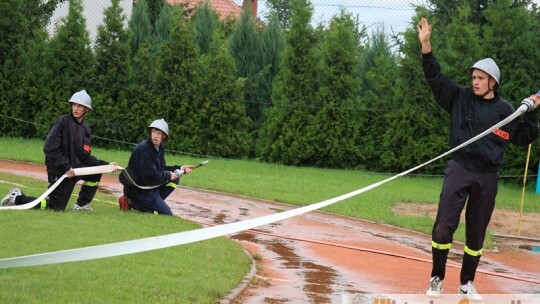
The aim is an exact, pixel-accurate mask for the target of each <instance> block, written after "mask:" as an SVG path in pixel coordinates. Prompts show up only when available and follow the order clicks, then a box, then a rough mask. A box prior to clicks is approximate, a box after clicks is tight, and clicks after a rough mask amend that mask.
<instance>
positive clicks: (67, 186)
mask: <svg viewBox="0 0 540 304" xmlns="http://www.w3.org/2000/svg"><path fill="white" fill-rule="evenodd" d="M69 103H70V104H71V113H70V114H65V115H62V116H60V117H59V118H58V119H57V120H56V122H55V123H54V125H53V126H52V128H51V130H50V131H49V134H48V135H47V138H46V139H45V146H44V148H43V151H44V152H45V165H46V167H47V178H48V181H49V187H50V186H51V185H53V184H54V183H55V182H56V181H57V180H58V179H59V178H60V177H62V175H64V173H65V174H66V175H67V176H68V178H66V179H64V180H63V181H62V182H61V183H60V184H59V185H58V187H57V188H56V189H55V190H54V191H53V192H51V194H50V195H49V197H48V198H46V199H44V200H43V201H42V202H41V203H40V204H38V205H37V206H36V208H41V209H52V210H55V211H64V210H65V209H66V206H67V204H68V202H69V198H70V197H71V194H72V193H73V189H74V188H75V184H76V183H77V182H78V181H79V180H83V181H84V182H83V184H82V186H81V190H80V192H79V197H78V198H77V203H76V204H75V205H74V206H73V210H75V211H92V210H93V209H92V207H90V205H89V204H90V202H91V201H92V199H93V198H94V196H95V194H96V191H97V188H98V185H99V182H100V181H101V174H94V175H87V176H75V172H74V171H73V169H75V168H82V167H92V166H100V165H107V164H111V165H115V166H116V165H117V164H116V163H115V162H111V163H109V162H106V161H103V160H100V159H97V158H96V157H94V156H93V155H91V147H92V141H91V134H92V131H91V129H90V127H89V126H88V125H87V124H86V123H85V122H84V118H85V117H86V114H87V113H88V112H90V110H92V99H91V98H90V95H88V93H86V91H85V90H82V91H79V92H76V93H75V94H73V95H72V96H71V98H70V99H69ZM35 199H36V198H35V197H30V196H26V195H25V194H24V193H22V192H21V190H20V189H18V188H14V189H12V190H11V191H10V192H9V193H8V195H6V197H4V199H3V200H2V202H1V205H22V204H26V203H29V202H31V201H33V200H35Z"/></svg>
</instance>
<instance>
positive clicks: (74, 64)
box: [36, 0, 95, 136]
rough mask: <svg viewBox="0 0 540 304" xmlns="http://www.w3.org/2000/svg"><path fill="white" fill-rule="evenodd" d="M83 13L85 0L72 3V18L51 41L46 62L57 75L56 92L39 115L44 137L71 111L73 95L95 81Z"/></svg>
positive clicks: (53, 85) (53, 80)
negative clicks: (63, 115) (58, 119)
mask: <svg viewBox="0 0 540 304" xmlns="http://www.w3.org/2000/svg"><path fill="white" fill-rule="evenodd" d="M82 11H83V9H82V4H81V0H70V2H69V12H68V15H67V17H66V18H64V19H63V20H62V22H61V24H60V26H59V27H58V29H57V32H56V35H55V36H54V37H53V38H52V39H51V41H50V54H49V56H48V58H47V59H46V62H47V66H48V67H49V68H50V70H51V71H52V72H53V73H52V74H51V76H50V79H49V87H50V88H51V91H52V93H51V96H44V99H43V100H42V109H43V111H40V112H39V113H37V114H36V121H37V122H38V123H41V124H43V125H45V126H47V127H46V128H44V129H40V130H38V131H40V132H41V133H40V134H41V135H42V136H43V135H45V134H46V133H47V132H48V129H49V128H48V127H49V126H51V125H52V123H53V122H54V120H56V119H57V118H58V116H60V115H62V114H65V113H66V112H69V103H68V101H69V98H70V97H71V95H73V93H75V92H77V91H80V90H82V89H88V87H90V86H91V83H92V81H93V79H94V70H93V67H94V63H95V58H94V54H93V52H92V49H91V48H90V38H89V34H88V31H87V29H86V20H85V19H84V17H83V16H82ZM59 71H61V72H59ZM88 93H89V94H90V96H93V95H94V93H95V92H92V91H91V90H88Z"/></svg>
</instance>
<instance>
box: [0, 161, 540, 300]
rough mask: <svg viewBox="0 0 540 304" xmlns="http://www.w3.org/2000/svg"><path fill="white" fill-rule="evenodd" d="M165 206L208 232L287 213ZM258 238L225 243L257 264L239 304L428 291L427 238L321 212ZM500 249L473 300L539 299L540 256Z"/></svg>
mask: <svg viewBox="0 0 540 304" xmlns="http://www.w3.org/2000/svg"><path fill="white" fill-rule="evenodd" d="M0 171H5V172H11V173H14V174H18V175H25V176H30V177H35V178H40V179H46V175H45V168H44V167H43V166H40V165H32V164H26V163H19V162H11V161H0ZM186 178H189V177H186ZM100 187H102V189H103V190H106V191H110V192H112V193H113V194H115V195H116V196H120V195H121V185H120V183H119V182H118V179H117V177H116V176H113V175H105V176H104V178H103V180H102V182H101V186H100ZM167 201H168V203H169V205H170V206H171V208H172V209H173V212H174V213H175V214H176V215H177V216H180V217H182V218H185V219H188V220H192V221H196V222H199V223H206V224H210V225H216V224H217V225H219V224H223V223H229V222H233V221H239V220H245V219H249V218H254V217H259V216H263V215H267V214H272V213H275V212H279V211H281V210H285V209H290V208H293V207H291V206H287V205H283V204H277V203H273V202H268V201H262V200H257V199H251V198H246V197H239V196H234V195H228V194H223V193H216V192H209V191H200V190H196V189H189V188H184V187H180V188H179V189H177V190H176V191H175V192H174V193H173V194H172V195H171V196H170V197H169V199H168V200H167ZM259 231H260V232H262V233H253V232H244V233H239V234H236V235H232V236H231V238H232V239H234V240H237V241H238V242H239V243H240V244H241V245H242V246H243V247H244V248H245V249H246V250H247V251H249V252H250V253H251V254H252V255H255V256H256V257H257V264H258V269H259V270H258V273H257V275H256V277H255V278H254V280H253V281H252V284H250V285H249V286H248V287H247V288H246V289H245V290H244V291H243V292H242V294H241V295H240V297H239V298H238V299H237V301H238V302H241V303H285V302H287V303H290V302H294V303H306V302H310V303H340V302H341V301H342V300H343V299H344V298H347V295H358V294H365V293H367V294H423V293H425V290H426V288H427V283H428V280H429V274H430V270H431V253H430V250H431V249H430V242H431V241H430V237H429V236H428V235H424V234H419V233H415V232H411V231H407V230H402V229H397V228H395V227H390V226H387V225H381V224H376V223H371V222H367V221H362V220H357V219H350V218H344V217H338V216H334V215H330V214H326V213H322V212H312V213H310V214H307V215H304V216H301V217H297V218H292V219H289V220H285V221H282V222H278V223H275V224H272V225H268V226H264V227H261V228H260V230H259ZM537 237H538V236H537ZM498 242H499V243H498V250H497V251H492V252H485V253H484V255H483V257H482V260H481V262H480V263H481V264H480V267H479V273H478V274H477V277H476V280H475V283H476V286H477V288H478V290H479V292H480V293H483V294H524V293H525V294H532V293H540V283H539V282H540V277H539V275H538V274H539V273H540V253H533V252H532V251H528V250H523V249H519V248H518V247H517V245H519V244H523V243H524V241H509V240H503V239H501V240H498ZM527 243H528V244H531V242H527ZM532 244H533V245H536V246H538V245H539V244H538V243H532ZM461 253H462V246H461V245H460V244H454V247H453V249H452V252H451V254H450V259H451V260H452V261H449V265H448V267H447V278H446V280H445V293H448V294H454V293H455V291H457V288H458V284H459V282H458V278H459V271H460V268H459V264H460V260H461ZM497 274H500V275H497ZM520 278H523V279H525V281H524V280H520ZM527 280H528V281H527Z"/></svg>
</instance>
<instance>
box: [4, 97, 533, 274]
mask: <svg viewBox="0 0 540 304" xmlns="http://www.w3.org/2000/svg"><path fill="white" fill-rule="evenodd" d="M527 110H528V107H527V105H521V106H520V107H519V108H518V109H517V110H516V111H515V112H514V113H513V114H512V115H510V116H508V117H507V118H505V119H504V120H502V121H501V122H499V123H497V124H495V125H494V126H493V127H491V128H489V129H487V130H486V131H484V132H482V133H480V134H478V135H477V136H475V137H474V138H471V139H470V140H468V141H466V142H464V143H462V144H461V145H459V146H457V147H455V148H453V149H451V150H449V151H447V152H446V153H444V154H441V155H439V156H437V157H435V158H433V159H431V160H429V161H427V162H425V163H423V164H421V165H419V166H416V167H414V168H412V169H409V170H407V171H405V172H402V173H400V174H397V175H394V176H391V177H389V178H387V179H385V180H382V181H380V182H377V183H374V184H372V185H369V186H366V187H364V188H361V189H358V190H355V191H352V192H350V193H346V194H343V195H341V196H338V197H335V198H331V199H328V200H325V201H322V202H319V203H315V204H312V205H308V206H304V207H300V208H296V209H292V210H289V211H285V212H281V213H277V214H271V215H267V216H262V217H258V218H253V219H248V220H245V221H241V222H235V223H229V224H224V225H219V226H214V227H207V228H202V229H196V230H191V231H184V232H179V233H173V234H168V235H161V236H156V237H149V238H143V239H137V240H130V241H124V242H117V243H110V244H104V245H97V246H90V247H83V248H77V249H69V250H61V251H54V252H48V253H41V254H34V255H27V256H20V257H12V258H5V259H0V269H1V268H14V267H27V266H36V265H47V264H58V263H66V262H76V261H85V260H92V259H101V258H107V257H114V256H119V255H125V254H132V253H138V252H145V251H150V250H156V249H162V248H168V247H173V246H178V245H183V244H189V243H194V242H198V241H202V240H207V239H211V238H215V237H220V236H225V235H229V234H234V233H238V232H241V231H245V230H250V229H253V228H256V227H260V226H264V225H268V224H271V223H274V222H278V221H282V220H285V219H288V218H292V217H295V216H298V215H301V214H305V213H308V212H311V211H314V210H317V209H320V208H323V207H327V206H329V205H332V204H335V203H337V202H340V201H343V200H345V199H348V198H351V197H354V196H356V195H359V194H361V193H364V192H366V191H369V190H371V189H374V188H376V187H379V186H381V185H383V184H386V183H388V182H390V181H392V180H394V179H397V178H399V177H401V176H404V175H406V174H408V173H410V172H412V171H415V170H417V169H419V168H421V167H423V166H425V165H427V164H429V163H432V162H434V161H436V160H438V159H440V158H442V157H444V156H446V155H448V154H450V153H453V152H454V151H456V150H458V149H461V148H462V147H464V146H466V145H468V144H470V143H472V142H474V141H476V140H478V139H480V138H482V137H484V136H486V135H487V134H490V133H491V132H493V131H494V130H496V129H498V128H500V127H501V126H504V125H505V124H507V123H509V122H511V121H512V120H514V119H515V118H517V117H518V116H519V115H521V114H522V113H524V112H526V111H527ZM104 167H107V166H104ZM93 169H95V170H98V167H90V168H81V169H76V170H79V171H76V174H79V175H83V173H84V174H86V173H87V172H88V171H92V173H91V174H95V173H98V172H94V171H93ZM101 169H103V170H104V171H103V172H102V173H104V172H111V171H113V169H114V168H110V167H109V168H101ZM85 170H87V171H85ZM108 170H110V171H108ZM49 190H51V191H52V187H50V188H49ZM42 196H43V195H42ZM40 197H41V196H40Z"/></svg>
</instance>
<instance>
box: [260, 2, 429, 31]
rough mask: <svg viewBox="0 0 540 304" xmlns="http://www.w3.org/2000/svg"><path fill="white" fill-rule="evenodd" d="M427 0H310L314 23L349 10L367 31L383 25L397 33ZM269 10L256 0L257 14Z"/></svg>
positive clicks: (408, 23) (404, 27)
mask: <svg viewBox="0 0 540 304" xmlns="http://www.w3.org/2000/svg"><path fill="white" fill-rule="evenodd" d="M426 2H427V0H311V3H312V5H313V19H312V21H313V23H315V24H317V23H323V24H326V23H327V22H328V21H329V20H330V19H331V18H332V17H333V16H335V15H337V14H338V13H339V10H340V9H344V10H346V11H347V12H349V13H351V14H352V15H353V16H354V17H355V18H356V19H357V20H358V23H359V25H360V26H365V27H366V28H367V29H368V30H369V29H373V28H376V27H378V26H384V28H385V30H387V31H393V32H395V33H399V32H402V31H404V30H405V29H406V28H407V27H408V26H409V25H410V22H411V17H412V16H413V15H414V7H415V6H418V5H425V4H426ZM267 12H268V5H267V2H266V1H265V0H260V1H259V15H265V14H267Z"/></svg>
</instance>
